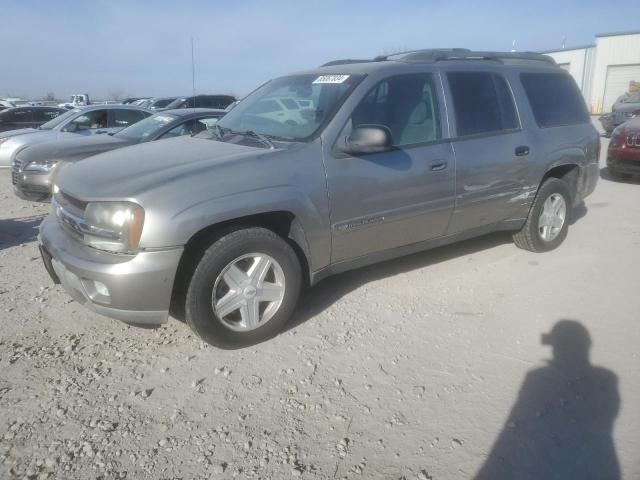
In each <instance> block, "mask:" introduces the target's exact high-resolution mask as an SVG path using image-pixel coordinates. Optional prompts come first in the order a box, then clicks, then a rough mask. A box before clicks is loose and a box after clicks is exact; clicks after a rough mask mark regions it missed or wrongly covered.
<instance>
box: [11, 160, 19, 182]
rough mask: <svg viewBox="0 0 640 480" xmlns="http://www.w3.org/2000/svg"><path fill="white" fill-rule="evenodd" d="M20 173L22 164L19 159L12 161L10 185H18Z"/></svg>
mask: <svg viewBox="0 0 640 480" xmlns="http://www.w3.org/2000/svg"><path fill="white" fill-rule="evenodd" d="M21 171H22V162H21V161H20V159H19V158H14V159H13V165H11V183H12V184H14V185H16V184H17V183H18V176H19V175H20V172H21Z"/></svg>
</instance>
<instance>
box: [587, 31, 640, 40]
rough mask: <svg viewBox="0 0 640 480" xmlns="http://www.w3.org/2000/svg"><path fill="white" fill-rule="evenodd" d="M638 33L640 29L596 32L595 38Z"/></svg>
mask: <svg viewBox="0 0 640 480" xmlns="http://www.w3.org/2000/svg"><path fill="white" fill-rule="evenodd" d="M638 34H640V30H630V31H627V32H613V33H598V34H596V38H597V37H618V36H623V35H638Z"/></svg>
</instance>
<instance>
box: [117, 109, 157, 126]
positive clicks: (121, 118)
mask: <svg viewBox="0 0 640 480" xmlns="http://www.w3.org/2000/svg"><path fill="white" fill-rule="evenodd" d="M109 114H110V115H109V128H124V127H128V126H129V125H133V124H134V123H136V122H139V121H140V120H142V119H143V118H146V117H147V116H148V114H147V113H146V112H141V111H139V110H124V109H116V110H111V111H110V112H109Z"/></svg>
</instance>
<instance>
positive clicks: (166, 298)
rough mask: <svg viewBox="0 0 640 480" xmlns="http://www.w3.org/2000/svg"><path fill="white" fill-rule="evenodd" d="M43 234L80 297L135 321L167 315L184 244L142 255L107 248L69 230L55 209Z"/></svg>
mask: <svg viewBox="0 0 640 480" xmlns="http://www.w3.org/2000/svg"><path fill="white" fill-rule="evenodd" d="M38 239H39V242H40V246H41V247H42V248H44V250H45V252H46V253H48V254H49V255H50V256H51V268H52V269H53V271H54V273H55V276H56V277H58V279H59V280H60V283H61V284H62V286H63V287H64V289H65V290H66V291H67V293H68V294H69V295H71V297H72V298H73V299H74V300H76V301H77V302H78V303H81V304H82V305H84V306H85V307H87V308H89V309H91V310H93V311H95V312H97V313H99V314H101V315H105V316H107V317H111V318H115V319H118V320H121V321H123V322H126V323H129V324H134V325H160V324H162V323H164V322H166V321H167V318H168V315H169V304H170V301H171V292H172V290H173V282H174V279H175V274H176V270H177V268H178V263H179V262H180V257H181V256H182V248H173V249H168V250H158V251H143V252H140V253H138V254H136V255H118V254H112V253H108V252H102V251H100V250H96V249H94V248H91V247H88V246H87V245H84V244H83V243H81V242H79V241H78V240H76V239H74V238H72V237H71V236H69V235H68V234H67V233H66V232H65V231H64V230H63V228H62V227H61V226H60V224H59V223H58V221H57V219H56V217H55V216H53V215H49V216H48V217H47V218H45V220H44V221H43V222H42V224H41V226H40V235H39V237H38ZM46 253H45V255H44V259H45V264H46V261H47V258H46ZM53 277H54V276H53V275H52V278H53ZM53 280H54V281H55V280H56V279H55V278H53ZM96 282H99V283H96ZM99 284H102V285H103V286H104V287H106V288H107V289H108V293H109V294H108V296H104V295H102V294H101V293H99V292H101V291H104V290H103V289H102V288H98V285H99Z"/></svg>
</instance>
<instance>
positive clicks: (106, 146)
mask: <svg viewBox="0 0 640 480" xmlns="http://www.w3.org/2000/svg"><path fill="white" fill-rule="evenodd" d="M223 115H224V111H222V110H208V109H178V110H167V111H164V112H162V113H158V114H156V115H152V116H150V117H146V118H144V119H143V120H140V121H139V122H136V123H133V124H132V125H130V126H129V127H126V128H124V129H123V130H120V131H119V132H117V133H112V134H109V135H91V136H89V137H80V138H68V139H64V140H58V141H54V142H44V143H40V144H37V145H34V146H31V147H29V148H26V149H24V150H21V151H20V152H19V153H18V154H17V155H16V157H15V160H14V162H13V172H12V173H13V175H12V179H13V184H14V190H15V192H16V194H17V195H18V196H19V197H21V198H24V199H29V200H43V199H48V198H50V197H51V187H52V185H53V184H54V182H55V178H56V176H57V175H58V174H59V173H60V172H61V171H62V170H63V169H64V168H67V167H68V166H70V165H72V164H74V163H76V162H78V161H80V160H83V159H85V158H88V157H90V156H92V155H96V154H98V153H103V152H108V151H111V150H116V149H118V148H123V147H127V146H130V145H135V144H138V143H143V142H150V141H154V140H162V139H167V138H174V137H179V136H182V135H195V134H196V133H200V132H202V131H204V130H207V129H208V128H212V127H213V125H214V124H215V123H216V122H217V120H218V119H219V118H220V117H222V116H223Z"/></svg>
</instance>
